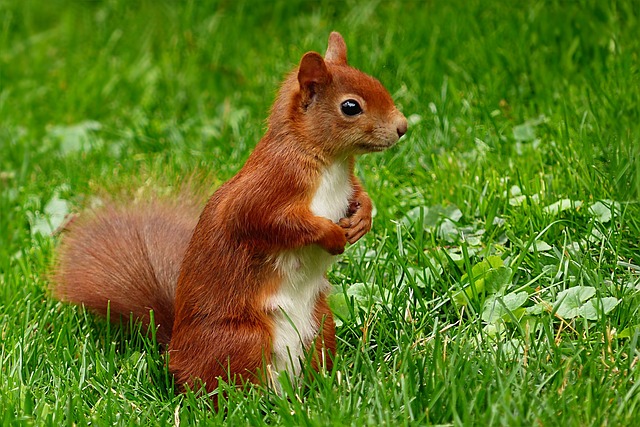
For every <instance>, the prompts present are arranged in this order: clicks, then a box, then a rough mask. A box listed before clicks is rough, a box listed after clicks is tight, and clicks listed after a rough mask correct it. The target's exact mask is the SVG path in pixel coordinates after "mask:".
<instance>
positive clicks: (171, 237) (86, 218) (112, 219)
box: [52, 199, 199, 343]
mask: <svg viewBox="0 0 640 427" xmlns="http://www.w3.org/2000/svg"><path fill="white" fill-rule="evenodd" d="M198 215H199V208H198V206H197V203H195V202H189V201H187V202H185V201H184V200H182V199H177V200H175V201H149V202H143V203H134V204H131V205H128V206H118V205H114V204H112V205H108V206H105V207H102V208H100V209H99V210H97V211H95V212H87V213H83V214H81V215H80V217H79V218H77V219H76V220H75V221H74V222H73V223H71V225H69V226H68V228H67V229H66V230H65V231H64V233H63V237H62V243H61V245H60V248H59V252H58V258H57V262H56V265H55V269H54V272H53V284H52V291H53V294H54V296H55V297H56V298H58V299H60V300H62V301H68V302H71V303H75V304H84V305H85V306H86V307H88V308H90V309H91V310H92V311H95V312H97V313H99V314H102V315H106V313H107V307H109V311H110V316H111V319H112V320H116V319H118V318H119V316H118V315H123V316H126V317H127V318H128V317H129V315H130V313H133V315H134V317H135V318H138V319H140V320H141V321H142V322H143V324H144V325H148V324H149V310H153V312H154V323H155V324H156V326H157V327H158V329H157V333H156V337H157V339H158V341H159V342H162V343H168V342H169V340H170V338H171V329H172V327H173V316H174V296H175V287H176V283H177V280H178V275H179V273H180V264H181V263H182V257H183V255H184V253H185V252H186V250H187V245H188V244H189V240H190V239H191V235H192V233H193V229H194V228H195V226H196V223H197V220H198Z"/></svg>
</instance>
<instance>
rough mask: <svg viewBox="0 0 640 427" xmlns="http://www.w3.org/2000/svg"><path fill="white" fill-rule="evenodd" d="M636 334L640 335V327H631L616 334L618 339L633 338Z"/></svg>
mask: <svg viewBox="0 0 640 427" xmlns="http://www.w3.org/2000/svg"><path fill="white" fill-rule="evenodd" d="M636 334H640V325H634V326H629V327H628V328H625V329H623V330H621V331H620V332H618V333H617V334H616V337H617V338H631V337H633V336H634V335H636Z"/></svg>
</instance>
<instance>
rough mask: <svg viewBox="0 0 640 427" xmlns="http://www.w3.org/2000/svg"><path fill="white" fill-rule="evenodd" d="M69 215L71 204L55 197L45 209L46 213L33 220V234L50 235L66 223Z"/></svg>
mask: <svg viewBox="0 0 640 427" xmlns="http://www.w3.org/2000/svg"><path fill="white" fill-rule="evenodd" d="M68 213H69V202H68V201H66V200H64V199H61V198H60V197H58V195H57V194H56V195H54V196H53V198H51V200H49V203H47V205H46V206H45V207H44V213H43V214H40V215H37V216H35V217H34V218H33V220H32V224H31V234H32V235H35V234H42V235H50V234H51V233H53V232H54V231H55V230H56V229H57V228H58V227H59V226H60V224H62V222H63V221H64V219H65V217H66V216H67V214H68Z"/></svg>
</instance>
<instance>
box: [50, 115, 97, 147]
mask: <svg viewBox="0 0 640 427" xmlns="http://www.w3.org/2000/svg"><path fill="white" fill-rule="evenodd" d="M101 128H102V125H101V124H100V123H99V122H96V121H93V120H86V121H83V122H80V123H77V124H75V125H70V126H53V127H52V128H51V129H50V130H49V135H50V136H52V137H53V138H55V139H58V140H59V141H60V151H62V154H63V155H66V154H69V153H71V152H74V151H80V150H83V149H85V150H86V149H87V148H88V143H89V137H90V135H91V133H92V132H95V131H98V130H100V129H101Z"/></svg>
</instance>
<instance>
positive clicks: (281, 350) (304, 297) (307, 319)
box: [266, 159, 354, 378]
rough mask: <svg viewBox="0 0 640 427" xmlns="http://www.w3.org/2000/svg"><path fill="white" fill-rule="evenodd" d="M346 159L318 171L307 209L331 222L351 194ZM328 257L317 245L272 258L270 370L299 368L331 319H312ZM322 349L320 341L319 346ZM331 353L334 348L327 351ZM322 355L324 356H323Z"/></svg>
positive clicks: (323, 287) (325, 290)
mask: <svg viewBox="0 0 640 427" xmlns="http://www.w3.org/2000/svg"><path fill="white" fill-rule="evenodd" d="M350 169H351V168H350V165H349V161H348V160H346V159H345V160H342V161H336V162H335V163H333V164H332V165H330V166H329V167H327V168H326V169H325V170H324V171H323V172H322V175H321V178H320V185H319V186H318V189H317V190H316V192H315V194H314V196H313V199H312V200H311V205H310V209H311V211H312V212H313V213H314V214H315V215H317V216H320V217H324V218H327V219H330V220H331V221H333V222H335V223H337V222H338V221H339V220H340V219H341V218H344V217H345V216H346V215H347V212H348V208H349V203H350V200H351V199H352V197H353V192H354V189H353V185H352V182H351V171H350ZM333 258H334V256H332V255H330V254H329V253H328V252H326V251H325V250H324V249H322V248H321V247H319V246H317V245H310V246H306V247H304V248H301V249H296V250H290V251H285V252H283V253H281V254H279V255H278V256H277V259H276V267H277V269H278V270H279V271H280V274H281V276H282V281H281V283H280V286H279V288H278V290H277V292H276V293H275V294H274V295H272V296H271V297H270V298H269V299H268V300H267V301H266V309H267V310H268V311H270V312H271V313H272V315H271V316H272V319H273V341H272V350H271V352H272V360H271V362H272V366H273V368H274V370H275V372H276V373H279V372H282V371H287V372H288V374H289V376H290V377H291V378H294V377H296V376H297V375H298V374H299V372H300V369H301V361H302V360H303V359H304V355H305V354H304V353H305V351H307V350H309V346H310V345H311V344H312V342H313V340H314V338H315V337H316V336H318V332H319V328H320V327H321V326H323V324H324V323H327V327H331V328H333V318H332V317H331V316H324V317H323V318H318V316H317V315H316V310H315V307H316V306H317V305H318V300H319V299H322V298H324V295H325V294H326V293H328V292H329V291H330V289H331V285H330V284H329V282H328V281H327V279H326V271H327V269H328V268H329V266H330V265H331V263H332V262H333ZM325 347H326V344H325ZM331 350H333V351H335V348H333V349H331ZM325 359H326V358H325Z"/></svg>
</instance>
